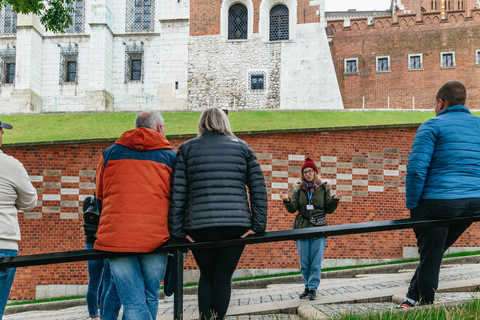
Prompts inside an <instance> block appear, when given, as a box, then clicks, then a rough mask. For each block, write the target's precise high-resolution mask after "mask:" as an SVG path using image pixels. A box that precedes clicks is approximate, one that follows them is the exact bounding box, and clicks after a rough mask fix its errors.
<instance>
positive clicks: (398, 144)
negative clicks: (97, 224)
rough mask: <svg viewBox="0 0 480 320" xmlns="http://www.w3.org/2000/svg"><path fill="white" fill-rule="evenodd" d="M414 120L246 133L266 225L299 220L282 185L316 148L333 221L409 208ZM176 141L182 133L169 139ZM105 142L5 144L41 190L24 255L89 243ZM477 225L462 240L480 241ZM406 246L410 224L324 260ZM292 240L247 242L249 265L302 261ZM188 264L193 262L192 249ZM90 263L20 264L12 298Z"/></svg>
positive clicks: (340, 242) (341, 240) (359, 240)
mask: <svg viewBox="0 0 480 320" xmlns="http://www.w3.org/2000/svg"><path fill="white" fill-rule="evenodd" d="M415 131H416V126H404V127H400V126H391V127H388V128H384V129H381V128H374V127H371V128H368V127H367V128H364V129H362V130H354V131H339V130H325V131H322V130H319V131H315V130H308V131H291V132H290V133H284V134H279V133H270V134H268V133H267V134H261V135H260V134H257V135H249V136H240V137H241V138H242V139H244V140H245V141H246V142H247V143H248V144H249V145H250V146H251V147H252V148H253V150H254V151H255V153H256V155H257V157H258V159H259V161H260V163H261V165H262V169H263V172H264V175H265V179H266V181H267V188H268V197H269V211H268V219H269V220H268V227H267V231H274V230H288V229H291V228H292V225H293V220H294V217H295V215H294V214H289V213H287V212H286V210H285V209H284V207H283V205H282V203H281V201H280V200H279V196H278V194H279V193H280V192H281V191H287V189H288V188H291V186H292V183H293V181H295V180H296V179H297V178H298V177H299V172H300V168H301V165H302V164H303V161H304V160H303V159H304V157H306V156H308V157H312V158H313V159H314V160H316V161H317V164H318V165H319V168H320V172H321V176H322V177H323V178H326V179H329V180H331V181H332V182H333V185H334V186H333V190H342V192H343V194H344V196H343V199H342V201H341V202H340V204H339V206H338V209H337V211H336V212H335V213H334V214H333V215H331V216H328V221H329V223H330V224H331V225H336V224H345V223H358V222H366V221H377V220H390V219H400V218H406V217H408V211H407V210H406V208H405V206H404V191H405V184H404V181H405V170H406V164H407V161H408V155H409V152H410V147H411V144H412V141H413V137H414V134H415ZM170 141H171V142H172V145H173V147H174V148H175V149H178V147H179V145H180V144H181V143H182V142H183V141H185V137H183V138H175V137H172V138H171V139H170ZM111 143H113V140H112V141H110V142H104V143H99V142H96V143H93V142H92V143H84V144H65V145H62V144H53V145H52V144H50V145H48V144H45V145H38V146H16V147H14V146H8V145H4V146H3V148H2V150H3V151H4V152H5V153H7V154H8V155H11V156H14V157H15V158H17V159H18V160H20V161H21V162H22V163H23V164H24V165H25V168H26V169H27V171H28V173H29V175H30V176H31V179H32V181H33V184H34V186H35V187H36V188H37V190H38V194H39V205H38V207H37V208H36V209H35V210H33V211H32V212H28V213H20V214H19V220H20V228H21V232H22V241H21V242H20V252H19V254H20V255H26V254H37V253H47V252H56V251H67V250H80V249H83V248H84V246H85V237H84V235H83V229H82V224H83V221H82V215H81V214H80V212H81V205H82V201H83V199H84V198H85V197H86V196H87V195H91V194H92V193H93V188H94V185H93V177H94V172H95V171H94V170H95V168H96V165H97V161H98V158H99V156H100V153H101V152H102V151H103V150H104V149H105V148H107V147H108V146H109V145H110V144H111ZM479 232H480V230H479V227H478V224H476V225H474V226H473V227H471V228H470V229H469V231H467V232H466V234H465V235H463V236H462V238H461V239H460V240H459V241H458V243H457V244H456V246H460V247H478V246H480V240H479V236H478V235H479ZM405 246H415V240H414V235H413V232H412V231H411V230H399V231H391V232H381V233H372V234H361V235H350V236H342V237H331V238H329V239H328V240H327V248H326V251H325V258H327V259H348V258H353V259H358V258H368V259H398V258H401V257H402V249H403V247H405ZM298 267H299V264H298V258H297V250H296V248H295V244H294V242H293V241H290V242H279V243H273V244H259V245H252V246H248V247H247V248H246V250H245V252H244V254H243V256H242V258H241V261H240V263H239V268H242V269H280V268H287V269H289V268H298ZM185 268H186V269H195V268H196V265H195V262H194V261H193V259H192V257H191V255H190V259H189V260H187V261H186V263H185ZM87 282H88V275H87V268H86V262H78V263H68V264H59V265H48V266H38V267H28V268H19V269H18V270H17V276H16V279H15V282H14V285H13V288H12V292H11V296H10V298H11V299H33V298H34V297H35V286H36V285H41V284H64V285H65V284H86V283H87Z"/></svg>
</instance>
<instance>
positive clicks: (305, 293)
mask: <svg viewBox="0 0 480 320" xmlns="http://www.w3.org/2000/svg"><path fill="white" fill-rule="evenodd" d="M306 297H308V289H307V288H305V291H303V292H302V293H301V294H300V299H305V298H306Z"/></svg>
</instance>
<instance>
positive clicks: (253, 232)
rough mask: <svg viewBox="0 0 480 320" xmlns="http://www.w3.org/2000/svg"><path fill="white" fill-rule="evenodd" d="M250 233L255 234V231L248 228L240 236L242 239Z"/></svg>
mask: <svg viewBox="0 0 480 320" xmlns="http://www.w3.org/2000/svg"><path fill="white" fill-rule="evenodd" d="M251 234H255V231H253V230H251V229H250V230H248V231H247V232H245V233H244V234H243V235H242V236H241V237H240V238H242V239H243V238H246V237H248V236H249V235H251Z"/></svg>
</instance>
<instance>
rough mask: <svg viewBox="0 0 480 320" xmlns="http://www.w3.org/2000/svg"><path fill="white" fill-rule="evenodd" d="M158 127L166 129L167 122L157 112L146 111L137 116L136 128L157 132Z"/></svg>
mask: <svg viewBox="0 0 480 320" xmlns="http://www.w3.org/2000/svg"><path fill="white" fill-rule="evenodd" d="M158 125H161V126H162V127H165V121H163V118H162V116H161V115H160V113H158V112H157V111H144V112H142V113H139V114H137V116H136V118H135V128H148V129H152V130H155V129H156V128H157V126H158Z"/></svg>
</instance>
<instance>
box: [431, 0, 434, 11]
mask: <svg viewBox="0 0 480 320" xmlns="http://www.w3.org/2000/svg"><path fill="white" fill-rule="evenodd" d="M431 3H432V10H433V8H434V7H433V0H432V1H431Z"/></svg>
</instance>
